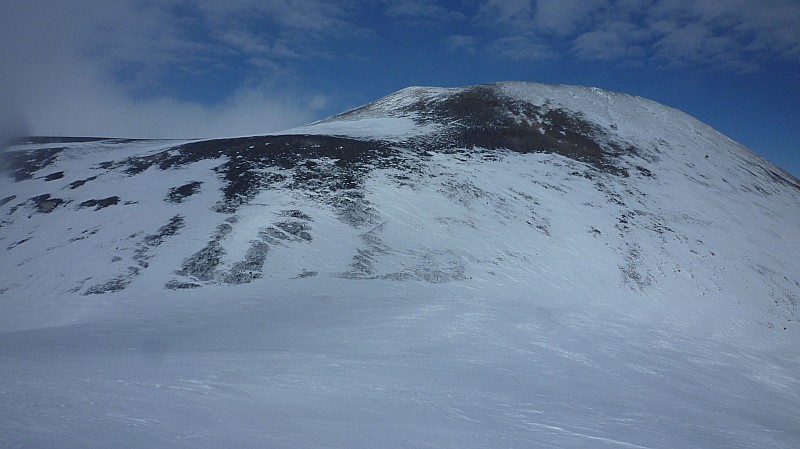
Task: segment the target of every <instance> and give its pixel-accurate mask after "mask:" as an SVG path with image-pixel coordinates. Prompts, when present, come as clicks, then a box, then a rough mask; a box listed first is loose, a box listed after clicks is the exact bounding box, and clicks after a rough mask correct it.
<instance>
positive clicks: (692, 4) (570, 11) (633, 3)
mask: <svg viewBox="0 0 800 449" xmlns="http://www.w3.org/2000/svg"><path fill="white" fill-rule="evenodd" d="M476 20H477V22H478V23H479V24H481V25H482V26H483V27H484V29H487V30H491V31H493V32H494V33H495V34H499V37H495V38H494V39H495V41H494V42H493V43H491V44H490V49H492V50H494V49H496V48H498V47H502V44H504V43H505V44H509V43H511V44H512V45H511V46H512V47H513V48H521V47H525V46H528V47H531V48H534V47H535V49H536V50H535V51H533V52H531V54H540V55H547V54H551V53H552V52H553V51H556V50H557V49H559V48H563V47H565V46H567V47H571V48H572V54H573V55H574V56H576V57H577V58H579V59H585V60H611V61H619V62H631V61H639V62H654V63H658V64H659V65H662V66H665V67H674V66H695V67H703V68H714V69H718V70H725V71H752V70H757V69H758V68H759V66H760V64H762V63H764V62H765V61H768V60H772V59H776V58H777V59H780V60H784V61H794V62H800V26H798V24H799V23H800V2H797V0H762V1H758V2H756V1H751V0H725V1H720V0H507V1H502V0H487V1H484V2H482V3H481V6H480V8H479V12H478V14H477V16H476ZM524 53H525V52H524V51H514V50H509V51H506V52H504V53H503V55H505V56H506V57H508V58H509V59H519V57H520V55H522V54H524Z"/></svg>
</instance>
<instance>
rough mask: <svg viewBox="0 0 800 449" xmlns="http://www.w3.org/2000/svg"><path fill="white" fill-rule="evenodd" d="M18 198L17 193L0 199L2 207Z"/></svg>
mask: <svg viewBox="0 0 800 449" xmlns="http://www.w3.org/2000/svg"><path fill="white" fill-rule="evenodd" d="M16 198H17V195H11V196H7V197H5V198H3V199H2V200H0V207H2V206H5V205H6V204H8V203H9V202H11V201H14V200H15V199H16Z"/></svg>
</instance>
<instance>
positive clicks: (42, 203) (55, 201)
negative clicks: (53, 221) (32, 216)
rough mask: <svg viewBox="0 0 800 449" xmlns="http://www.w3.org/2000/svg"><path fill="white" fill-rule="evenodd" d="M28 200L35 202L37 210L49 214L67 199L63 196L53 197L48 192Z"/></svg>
mask: <svg viewBox="0 0 800 449" xmlns="http://www.w3.org/2000/svg"><path fill="white" fill-rule="evenodd" d="M28 202H31V203H33V206H34V207H35V208H36V211H37V212H40V213H43V214H49V213H50V212H53V210H54V209H55V208H56V207H58V206H60V205H62V204H64V203H65V202H66V201H65V200H63V199H61V198H51V197H50V194H49V193H46V194H44V195H39V196H36V197H33V198H31V199H29V200H28Z"/></svg>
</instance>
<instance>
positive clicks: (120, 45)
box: [0, 0, 358, 137]
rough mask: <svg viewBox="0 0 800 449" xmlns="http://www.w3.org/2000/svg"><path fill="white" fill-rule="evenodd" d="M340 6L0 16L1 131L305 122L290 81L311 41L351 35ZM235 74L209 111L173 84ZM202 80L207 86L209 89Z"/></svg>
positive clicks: (157, 130)
mask: <svg viewBox="0 0 800 449" xmlns="http://www.w3.org/2000/svg"><path fill="white" fill-rule="evenodd" d="M347 7H348V6H347V2H322V1H316V0H296V1H291V2H290V1H285V0H273V1H251V0H231V1H229V2H214V1H208V0H197V1H193V2H192V1H189V2H186V1H178V0H174V1H173V0H164V1H159V2H151V1H139V0H122V1H116V2H106V1H100V0H87V1H84V2H60V1H55V0H30V1H26V2H3V4H2V6H0V59H2V60H3V61H4V68H3V72H2V74H0V86H1V87H0V102H2V104H3V118H2V123H0V129H3V130H4V131H3V133H4V134H8V133H10V132H11V131H8V130H15V129H16V130H24V128H25V126H23V124H25V123H26V124H27V128H28V129H29V130H30V131H31V132H33V133H48V134H59V133H64V134H83V133H91V134H106V135H126V136H127V135H136V136H148V137H166V136H171V137H183V136H186V137H189V136H220V135H232V134H248V133H249V134H257V133H259V132H266V131H272V130H277V129H281V128H285V127H288V126H294V125H297V124H300V123H303V122H305V121H308V120H311V119H312V118H314V116H315V114H316V113H317V111H318V110H319V108H320V107H321V105H323V104H324V103H325V102H324V101H323V99H324V98H325V97H324V95H321V94H320V93H318V92H314V91H313V90H307V89H303V88H302V87H300V86H298V85H297V84H296V83H294V81H293V80H294V79H295V78H296V76H294V75H296V73H293V72H292V70H293V69H292V67H293V66H292V64H293V61H297V60H302V59H304V58H318V57H320V56H321V51H322V50H320V46H317V45H315V40H324V39H326V38H342V37H343V36H346V35H348V33H352V32H355V31H353V30H356V31H357V30H358V27H356V26H350V24H348V23H347V22H346V20H345V18H346V16H347V14H348V9H347ZM226 65H227V67H226ZM225 70H228V71H229V72H233V71H234V70H235V71H239V72H242V73H237V76H238V78H237V80H238V81H237V82H236V83H234V84H233V85H231V86H229V87H227V91H226V92H225V93H224V94H222V95H221V97H220V98H219V99H218V100H216V101H213V102H204V101H198V100H197V99H195V98H187V97H185V96H182V95H181V92H180V88H182V86H180V84H175V83H177V81H176V82H173V85H175V87H176V88H177V89H173V88H172V87H170V86H171V85H170V84H169V83H168V82H167V81H165V80H169V79H170V78H175V79H187V80H190V81H191V80H193V79H200V78H204V79H205V80H206V82H213V80H214V77H215V76H219V73H223V72H224V71H225ZM209 80H210V81H209Z"/></svg>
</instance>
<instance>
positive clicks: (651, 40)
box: [0, 0, 800, 176]
mask: <svg viewBox="0 0 800 449" xmlns="http://www.w3.org/2000/svg"><path fill="white" fill-rule="evenodd" d="M798 24H800V1H798V0H759V1H755V0H694V1H691V0H504V1H499V0H487V1H478V0H463V1H419V0H339V1H323V0H294V1H290V0H263V1H256V0H227V1H210V0H162V1H140V0H117V1H114V2H109V1H107V0H104V1H100V0H83V1H75V2H64V1H55V0H28V1H16V0H10V1H6V2H3V3H2V5H0V58H2V61H3V71H2V73H0V83H2V84H0V104H2V108H3V110H2V123H0V133H14V132H16V133H19V132H28V133H33V134H50V135H53V134H57V135H63V134H70V135H113V136H133V137H194V136H204V137H205V136H207V137H219V136H229V135H246V134H258V133H263V132H267V131H275V130H279V129H284V128H287V127H291V126H295V125H298V124H302V123H306V122H309V121H312V120H316V119H319V118H322V117H325V116H327V115H331V114H334V113H337V112H341V111H342V110H345V109H349V108H352V107H355V106H358V105H360V104H363V103H365V102H368V101H371V100H373V99H376V98H378V97H380V96H383V95H386V94H389V93H391V92H393V91H396V90H398V89H401V88H403V87H407V86H409V85H435V86H460V85H470V84H478V83H488V82H495V81H504V80H526V81H539V82H547V83H564V84H580V85H590V86H597V87H601V88H606V89H611V90H616V91H621V92H626V93H631V94H635V95H641V96H644V97H647V98H651V99H654V100H656V101H660V102H662V103H665V104H667V105H670V106H673V107H676V108H678V109H681V110H683V111H685V112H687V113H689V114H691V115H693V116H695V117H697V118H699V119H701V120H702V121H704V122H706V123H708V124H710V125H711V126H713V127H715V128H716V129H718V130H719V131H721V132H723V133H724V134H726V135H728V136H730V137H732V138H733V139H734V140H737V141H739V142H740V143H742V144H744V145H745V146H747V147H749V148H751V149H752V150H754V151H756V152H758V153H760V154H762V155H763V156H765V157H766V158H767V159H769V160H771V161H773V162H775V163H777V164H778V165H780V166H781V167H783V168H785V169H787V170H789V171H790V172H792V173H793V174H795V175H796V176H798V175H800V25H798Z"/></svg>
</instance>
